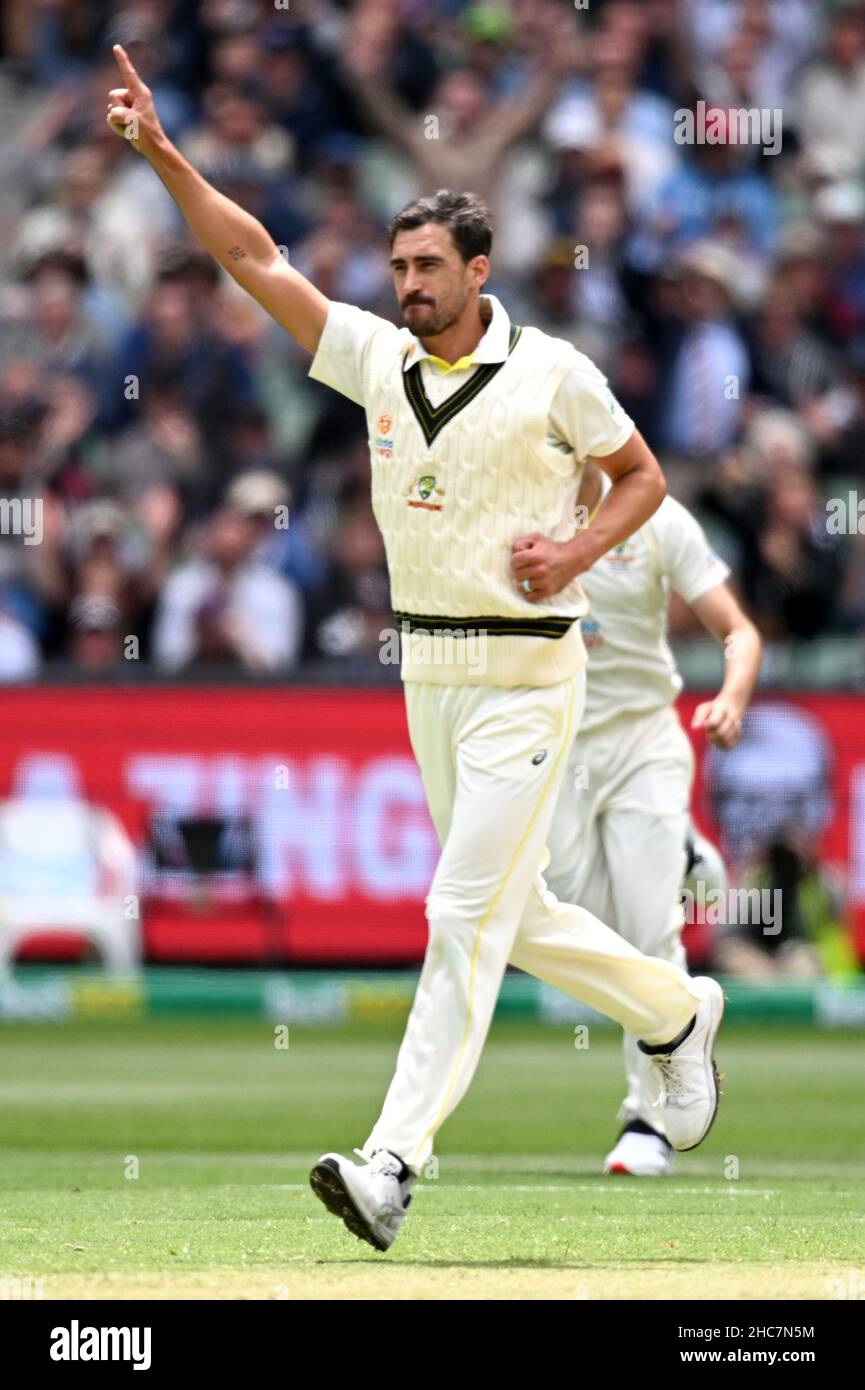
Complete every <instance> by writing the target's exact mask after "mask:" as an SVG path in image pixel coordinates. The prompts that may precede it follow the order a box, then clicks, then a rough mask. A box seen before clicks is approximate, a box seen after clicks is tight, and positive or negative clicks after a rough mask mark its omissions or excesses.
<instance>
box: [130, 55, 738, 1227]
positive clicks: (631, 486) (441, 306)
mask: <svg viewBox="0 0 865 1390" xmlns="http://www.w3.org/2000/svg"><path fill="white" fill-rule="evenodd" d="M115 54H116V57H117V61H118V65H119V67H120V70H121V73H122V76H123V79H124V82H125V85H124V86H123V87H120V88H115V89H114V90H113V91H112V92H111V93H110V94H109V97H108V113H107V119H108V122H109V124H110V125H111V127H112V128H113V129H114V130H115V131H116V132H117V133H118V134H119V135H123V136H125V137H126V138H128V139H129V140H130V143H131V144H132V145H133V146H134V148H136V149H137V150H138V151H139V152H140V153H141V154H143V155H144V156H145V157H146V158H147V159H148V160H149V161H150V163H151V165H152V166H153V168H154V169H155V171H156V172H157V173H158V175H159V177H160V178H161V179H162V181H163V183H164V184H165V186H166V187H167V188H168V190H169V192H170V193H171V194H172V196H173V197H174V199H175V201H176V202H177V204H178V206H179V208H180V210H181V212H182V213H183V215H184V217H185V218H186V220H187V222H188V224H189V226H190V228H191V229H192V231H193V232H194V233H195V235H196V236H197V237H198V238H199V240H200V241H201V242H202V244H203V245H204V246H205V247H206V248H207V250H208V251H209V252H210V253H211V254H212V255H213V256H214V258H215V259H216V260H217V261H218V262H219V264H220V265H222V266H223V267H224V269H226V270H227V271H228V272H229V273H230V274H231V275H232V276H233V278H234V279H235V280H236V281H237V282H238V283H239V284H240V285H242V286H243V287H244V288H245V289H246V290H248V292H249V293H250V294H252V295H253V296H254V298H255V299H257V300H258V302H259V303H260V304H262V305H263V307H264V308H265V309H266V310H267V311H268V312H269V313H270V314H272V316H273V317H274V318H275V319H276V321H277V322H278V323H280V324H281V325H282V326H283V327H284V328H285V329H286V330H287V331H288V332H289V333H291V334H292V336H293V337H294V338H295V339H296V340H297V341H298V342H299V343H300V344H301V345H302V346H304V347H306V348H308V350H309V351H310V352H312V353H314V361H313V366H312V374H313V375H314V376H316V377H317V378H318V379H319V380H322V381H326V382H329V383H330V384H331V385H333V386H334V387H335V388H336V389H337V390H340V391H343V392H344V393H345V394H346V395H348V396H350V397H351V398H352V399H354V400H356V401H358V402H359V403H361V404H362V405H363V406H364V409H365V411H366V416H367V422H368V426H369V443H370V453H371V459H372V475H373V506H374V509H375V513H376V517H377V520H378V523H379V525H380V527H381V530H382V534H383V536H384V541H385V546H386V550H387V559H388V567H389V570H390V580H391V589H392V600H393V606H394V610H395V612H397V613H398V615H399V617H400V621H401V623H402V624H403V628H404V631H405V632H406V640H405V643H404V653H403V677H404V679H405V682H406V705H407V711H408V722H409V732H410V736H411V740H412V745H413V748H414V751H415V754H416V757H417V759H418V763H419V766H420V770H421V775H422V777H423V781H424V786H425V789H426V793H427V797H428V800H429V806H430V811H431V814H432V818H433V821H434V823H435V826H436V830H437V832H438V835H439V838H440V840H441V843H442V855H441V859H440V861H439V864H438V868H437V869H436V873H435V876H434V879H433V883H432V886H431V888H430V892H429V896H428V899H427V918H428V922H429V945H428V949H427V954H426V958H425V961H424V966H423V971H422V973H421V977H420V981H419V984H418V989H417V995H416V998H415V1002H414V1006H413V1008H412V1012H411V1016H410V1018H409V1022H408V1026H407V1029H406V1034H405V1038H404V1040H403V1044H402V1047H401V1049H400V1052H399V1057H398V1061H397V1068H396V1075H395V1076H394V1079H393V1082H392V1084H391V1086H390V1089H389V1091H388V1093H387V1096H386V1099H385V1102H384V1107H383V1109H382V1112H381V1115H380V1116H379V1119H378V1120H377V1122H376V1124H375V1126H374V1128H373V1131H372V1133H371V1135H370V1136H369V1138H368V1139H367V1142H366V1144H365V1145H364V1147H363V1151H362V1157H363V1158H364V1160H365V1162H364V1163H363V1164H362V1165H357V1164H355V1163H353V1162H351V1161H350V1160H347V1159H345V1158H344V1157H343V1156H342V1155H340V1154H326V1155H324V1156H323V1158H322V1159H320V1160H319V1162H318V1163H317V1164H316V1165H315V1167H314V1168H313V1170H312V1174H311V1183H312V1186H313V1190H314V1191H315V1192H316V1195H317V1196H319V1197H320V1198H321V1200H322V1201H323V1202H324V1203H325V1205H326V1206H327V1207H328V1209H329V1210H330V1211H332V1212H334V1213H335V1214H336V1215H337V1216H339V1217H340V1218H341V1219H342V1220H343V1221H344V1222H345V1224H346V1226H347V1227H348V1228H349V1229H350V1230H351V1231H352V1232H353V1233H354V1234H356V1235H358V1236H359V1237H361V1238H362V1239H364V1240H366V1241H368V1242H369V1243H370V1244H372V1245H373V1246H375V1247H376V1248H377V1249H380V1250H384V1249H387V1248H388V1247H389V1245H390V1244H391V1243H392V1241H393V1239H394V1237H395V1235H396V1234H397V1231H398V1230H399V1228H400V1225H401V1224H402V1222H403V1220H404V1217H405V1211H406V1208H407V1206H408V1203H409V1201H410V1194H411V1189H412V1187H413V1185H414V1183H415V1181H416V1178H417V1174H418V1171H419V1169H420V1167H421V1165H422V1164H423V1163H424V1160H425V1159H426V1158H427V1156H428V1155H429V1153H430V1152H431V1148H432V1143H433V1139H434V1136H435V1134H436V1132H437V1131H438V1129H439V1128H440V1126H441V1125H442V1123H443V1122H444V1120H445V1119H446V1118H447V1116H448V1115H449V1114H450V1113H451V1111H452V1110H453V1108H454V1106H455V1105H457V1103H458V1102H459V1100H460V1098H461V1097H462V1095H463V1094H464V1093H465V1090H466V1088H467V1086H468V1085H469V1082H470V1081H471V1078H472V1075H473V1073H474V1070H475V1067H476V1065H477V1061H478V1058H479V1056H480V1053H481V1049H482V1047H483V1043H484V1040H485V1038H486V1034H487V1030H488V1027H489V1023H490V1020H491V1018H492V1014H493V1009H494V1007H495V1002H496V998H497V996H498V993H499V988H500V985H501V980H502V976H503V973H504V970H505V968H506V966H507V963H508V959H509V957H511V955H512V953H513V952H514V949H515V947H518V945H519V943H533V945H534V947H535V948H536V949H537V950H539V951H543V953H544V957H545V962H546V965H545V970H546V976H547V978H549V979H551V980H552V981H553V982H554V983H555V984H556V985H558V986H559V987H561V988H562V989H564V990H567V991H568V992H569V993H571V994H573V995H575V996H577V997H578V998H580V999H582V1000H585V1001H586V1002H587V1003H588V1004H590V1005H592V1006H593V1007H595V1008H597V1009H600V1010H602V1011H603V1012H605V1013H607V1014H609V1015H610V1017H611V1018H614V1019H615V1020H617V1021H618V1022H619V1023H620V1024H621V1025H622V1027H623V1028H625V1029H626V1031H627V1032H629V1033H632V1034H634V1035H635V1036H636V1037H638V1038H639V1039H640V1046H641V1047H643V1048H647V1049H649V1051H648V1052H647V1056H650V1057H651V1058H652V1062H651V1065H652V1066H653V1068H654V1074H655V1075H656V1076H657V1079H658V1085H659V1092H660V1095H661V1109H662V1112H663V1118H664V1124H665V1128H666V1133H667V1136H668V1138H669V1139H670V1142H671V1143H672V1144H674V1146H676V1147H678V1148H683V1149H687V1148H693V1147H694V1146H695V1145H697V1144H699V1143H700V1142H701V1140H702V1139H703V1138H704V1136H705V1134H706V1133H707V1132H708V1129H709V1126H710V1125H711V1123H712V1120H713V1119H714V1115H715V1111H716V1109H717V1103H718V1086H717V1076H716V1072H715V1068H714V1061H713V1049H714V1040H715V1036H716V1034H717V1031H718V1028H719V1026H720V1022H721V1016H722V1013H723V995H722V992H721V990H720V987H719V986H718V985H717V984H716V983H715V982H714V981H713V980H708V979H707V980H691V979H689V978H688V976H687V974H686V973H685V972H684V971H683V970H682V969H681V968H680V967H679V966H678V965H676V964H674V963H673V962H671V961H665V960H660V959H656V958H654V957H650V956H644V955H642V954H641V952H639V951H638V950H637V949H636V947H634V946H632V945H630V943H628V942H626V941H625V940H624V938H623V937H621V936H619V935H617V934H616V933H615V932H613V931H611V930H610V929H609V928H608V927H606V926H604V925H602V923H601V922H599V921H598V920H597V919H596V918H594V917H593V916H591V915H590V914H589V913H587V912H585V911H583V910H581V909H580V908H576V907H571V906H566V905H565V904H560V903H558V902H557V901H556V899H555V898H554V896H553V895H552V893H550V892H549V891H548V890H547V888H546V886H545V884H544V882H543V879H542V877H541V873H540V870H541V868H542V864H543V861H544V857H545V850H544V844H545V840H546V836H547V831H548V829H549V825H550V821H551V819H552V815H553V810H554V808H555V802H556V796H557V794H558V791H559V787H560V785H561V781H562V778H563V776H564V772H565V766H566V762H567V759H568V756H569V753H570V750H571V746H572V743H573V739H574V734H575V732H576V729H577V727H578V725H579V720H580V716H581V713H582V706H583V698H584V689H585V648H584V646H583V642H582V638H581V636H580V626H579V621H578V620H579V618H580V617H581V616H582V615H583V614H584V613H585V611H586V600H585V596H584V594H583V592H582V589H581V588H580V584H579V580H578V577H577V576H578V575H579V574H580V573H582V572H584V571H585V570H587V569H588V568H589V566H590V565H591V564H592V563H593V562H594V561H595V560H596V559H597V558H598V557H599V556H600V555H602V554H603V553H604V552H605V551H606V550H608V549H609V548H610V547H611V546H615V545H617V544H619V543H620V542H621V541H622V540H624V539H625V538H626V537H627V536H629V535H631V534H632V533H633V532H634V531H635V530H636V529H638V527H640V526H641V525H643V524H644V523H645V522H646V521H647V520H648V518H649V517H650V516H651V515H652V513H653V512H654V511H655V510H656V508H657V507H658V505H659V504H660V502H661V500H662V498H663V496H664V491H665V489H664V482H663V478H662V476H661V473H660V469H659V468H658V465H657V463H656V461H655V459H654V457H653V455H652V453H651V451H650V450H649V448H648V446H647V445H646V444H645V442H644V441H643V440H642V438H641V437H640V435H639V434H638V433H637V432H636V431H635V430H634V428H633V425H632V423H631V421H630V420H628V418H627V416H626V415H625V414H624V412H623V411H622V410H621V408H620V407H619V405H618V404H617V402H616V401H615V400H614V399H613V397H612V396H611V394H610V392H609V391H608V389H607V387H606V383H605V381H604V378H603V377H602V376H601V374H600V373H599V372H598V371H597V370H596V368H594V367H593V366H592V364H591V363H590V362H589V361H588V360H587V359H586V358H585V357H582V356H581V355H580V354H579V353H577V352H576V351H575V350H574V349H573V347H571V346H570V344H568V343H565V342H563V341H560V340H558V339H554V338H550V337H548V336H546V335H545V334H543V333H540V332H538V331H537V330H536V329H532V328H523V329H520V328H519V327H517V326H515V325H512V324H511V323H510V322H509V321H508V317H507V314H506V313H505V310H504V308H503V307H502V306H501V305H500V304H499V303H498V302H497V301H496V300H494V299H493V298H492V297H490V296H482V293H481V291H482V289H483V285H484V283H485V281H486V280H487V278H488V276H489V258H488V252H489V249H490V244H491V232H490V227H489V215H488V213H487V211H486V209H485V208H484V207H483V205H482V204H480V203H479V202H478V201H477V200H476V199H474V198H473V197H472V196H471V195H459V194H451V193H441V194H437V195H436V197H435V198H433V199H430V200H426V201H425V202H420V203H418V204H416V205H414V206H411V207H410V208H408V209H404V210H403V213H402V214H400V215H399V216H398V217H397V218H396V219H395V220H394V223H393V225H392V237H391V250H392V258H391V264H392V269H393V277H394V285H395V289H396V294H397V298H398V302H399V306H400V309H401V310H402V313H403V315H404V316H405V319H406V322H407V325H408V326H407V327H405V328H396V327H395V326H394V325H393V324H391V323H389V322H388V321H387V320H385V319H380V318H377V317H376V316H375V315H373V314H369V313H365V312H363V311H361V310H358V309H355V308H352V307H351V306H349V305H342V304H331V303H329V301H328V300H327V299H326V298H325V297H324V295H322V294H321V293H320V292H319V291H318V290H317V289H316V288H315V287H314V286H313V285H312V284H311V283H310V282H309V281H308V280H306V279H305V278H304V277H303V276H301V275H299V274H298V273H297V271H295V270H294V268H293V267H291V266H290V265H289V264H288V263H287V261H286V260H285V258H284V257H283V256H282V255H281V254H280V252H279V250H278V248H277V247H276V246H275V245H274V243H273V241H272V239H271V237H270V236H269V234H268V233H267V231H266V230H265V229H264V227H263V226H262V225H261V223H260V222H258V221H257V220H256V219H255V218H253V217H251V216H250V215H249V214H248V213H246V212H245V211H243V209H241V208H239V207H238V206H237V205H236V204H234V203H232V202H231V201H230V200H229V199H227V198H225V197H224V196H223V195H222V194H220V193H218V192H217V190H215V189H214V188H212V187H211V186H210V185H209V184H208V183H207V182H206V180H205V179H203V178H202V177H201V176H200V175H199V174H198V173H197V172H196V171H195V170H194V169H193V168H192V167H191V166H190V165H189V163H188V162H187V161H186V160H185V159H184V158H183V156H182V155H181V154H180V153H179V152H178V151H177V150H176V149H175V147H174V146H173V145H172V144H171V142H170V141H169V140H168V138H167V137H166V136H165V134H164V132H163V131H162V128H161V126H160V125H159V121H158V118H157V116H156V113H155V111H154V109H153V102H152V97H151V94H150V92H149V90H148V89H147V88H146V87H145V86H144V84H143V83H142V81H141V78H140V77H139V76H138V74H137V72H136V71H135V69H134V68H133V66H132V64H131V63H130V61H129V59H128V57H127V56H126V54H125V53H124V52H123V50H122V49H121V48H120V47H119V46H118V47H116V48H115ZM589 455H595V456H598V457H601V458H602V462H603V466H604V468H605V470H606V471H607V472H608V474H609V476H610V478H611V487H610V491H609V495H608V497H607V498H606V500H605V502H604V504H603V506H602V507H601V509H600V511H599V513H598V515H597V517H596V519H595V522H594V523H593V526H592V527H591V528H589V529H588V530H586V531H584V532H581V533H579V534H578V533H577V532H576V521H575V504H576V499H577V492H578V488H579V484H580V471H581V465H582V461H583V459H585V458H586V457H588V456H589ZM468 634H475V636H474V637H473V639H472V640H473V641H475V642H477V641H480V642H481V643H482V647H481V649H480V650H481V653H482V656H483V659H482V660H481V661H477V660H475V661H473V662H472V663H471V667H470V666H469V665H468V664H467V662H466V661H465V647H464V643H465V642H466V639H467V635H468Z"/></svg>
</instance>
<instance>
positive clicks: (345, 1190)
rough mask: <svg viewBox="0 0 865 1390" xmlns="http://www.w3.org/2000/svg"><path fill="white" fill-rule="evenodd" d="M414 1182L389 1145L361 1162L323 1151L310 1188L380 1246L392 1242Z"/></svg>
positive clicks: (354, 1230) (360, 1235)
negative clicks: (389, 1148) (390, 1151)
mask: <svg viewBox="0 0 865 1390" xmlns="http://www.w3.org/2000/svg"><path fill="white" fill-rule="evenodd" d="M361 1157H363V1155H361ZM416 1182H417V1178H416V1176H415V1174H414V1173H412V1172H411V1170H410V1169H409V1168H407V1167H406V1165H405V1164H404V1163H403V1161H402V1159H400V1158H397V1157H396V1155H395V1154H392V1153H389V1152H388V1150H387V1149H379V1150H378V1152H377V1153H375V1154H373V1156H372V1158H371V1159H368V1160H365V1161H364V1163H363V1164H362V1165H361V1164H359V1163H352V1161H351V1159H348V1158H343V1157H342V1155H341V1154H323V1155H322V1157H321V1158H320V1159H319V1160H318V1163H316V1165H315V1167H314V1168H313V1170H312V1172H311V1173H310V1175H309V1185H310V1187H311V1188H312V1190H313V1192H314V1193H315V1195H316V1197H318V1198H319V1200H320V1201H322V1202H324V1205H325V1206H326V1207H327V1209H328V1211H330V1212H333V1214H334V1216H338V1217H340V1218H341V1220H342V1221H344V1222H345V1225H346V1226H347V1227H348V1229H349V1230H350V1231H351V1233H352V1235H353V1236H357V1237H358V1239H359V1240H365V1241H368V1243H369V1244H370V1245H373V1246H375V1248H376V1250H389V1249H390V1247H391V1245H393V1242H394V1240H395V1239H396V1235H397V1232H398V1231H399V1228H400V1226H401V1225H402V1223H403V1222H404V1221H405V1213H406V1208H407V1207H408V1204H409V1202H410V1201H411V1189H412V1188H413V1187H414V1185H415V1183H416Z"/></svg>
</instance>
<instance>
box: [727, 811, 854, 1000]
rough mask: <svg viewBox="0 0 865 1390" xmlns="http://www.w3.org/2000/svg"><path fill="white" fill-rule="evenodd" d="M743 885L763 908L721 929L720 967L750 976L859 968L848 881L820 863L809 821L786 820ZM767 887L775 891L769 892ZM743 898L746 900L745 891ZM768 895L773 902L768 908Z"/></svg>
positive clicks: (809, 974) (814, 975)
mask: <svg viewBox="0 0 865 1390" xmlns="http://www.w3.org/2000/svg"><path fill="white" fill-rule="evenodd" d="M742 887H743V890H745V892H748V891H749V890H750V895H751V897H750V901H752V902H753V903H754V905H755V907H756V904H757V903H758V902H759V903H760V908H759V909H757V910H756V911H754V912H750V913H743V914H740V915H741V916H744V917H745V918H746V920H744V921H739V922H737V923H735V924H730V925H727V926H726V927H721V928H719V929H718V934H717V936H716V939H715V946H714V960H715V966H716V968H717V969H719V970H721V971H723V973H724V974H728V975H737V976H739V977H740V978H742V979H747V980H768V979H773V978H785V977H786V978H791V977H792V978H799V979H803V978H804V979H817V978H819V977H820V976H823V975H832V976H836V977H837V976H843V975H858V974H859V965H858V961H857V959H856V953H855V951H854V949H853V945H852V942H851V939H850V934H849V931H848V929H847V924H846V922H845V920H844V919H845V911H844V885H843V883H842V882H841V880H840V878H839V877H838V875H836V874H834V873H833V872H832V871H831V870H830V869H829V868H828V867H825V866H821V865H820V863H819V861H818V859H817V856H816V854H815V852H814V841H813V838H812V836H811V835H810V833H809V831H808V830H807V829H806V828H805V826H803V825H802V824H800V823H797V822H795V821H794V822H790V823H788V824H786V825H784V826H782V827H781V828H780V830H779V831H778V833H777V835H776V836H775V837H774V838H773V839H772V840H771V841H770V842H769V844H768V845H767V846H766V848H765V850H764V852H763V853H762V854H761V855H760V857H759V858H758V860H757V861H756V862H755V863H754V864H753V865H752V866H751V867H750V868H749V870H748V871H747V872H746V874H745V875H744V878H743V881H742ZM755 890H756V892H757V893H759V894H760V898H759V899H758V898H756V897H755V896H754V891H755ZM766 893H769V894H771V895H772V897H771V898H769V899H764V896H763V895H764V894H766ZM742 901H743V902H745V901H747V899H746V898H745V893H744V892H743V894H742ZM764 901H766V902H768V903H769V904H771V911H770V913H767V914H765V915H764V914H763V912H762V910H761V909H762V904H763V902H764ZM770 915H771V919H772V920H771V921H768V920H767V919H768V917H769V916H770ZM767 927H768V930H767Z"/></svg>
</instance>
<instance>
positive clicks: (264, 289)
mask: <svg viewBox="0 0 865 1390" xmlns="http://www.w3.org/2000/svg"><path fill="white" fill-rule="evenodd" d="M114 56H115V58H116V60H117V65H118V67H119V68H120V72H121V75H122V78H123V81H124V83H125V86H123V87H115V88H114V89H113V90H112V91H111V92H109V94H108V124H109V125H110V126H111V129H112V130H113V131H115V132H116V134H117V135H120V136H122V137H123V138H124V139H127V140H128V141H129V143H130V144H131V145H132V147H133V149H135V150H137V151H138V153H139V154H141V155H143V156H144V158H145V159H146V160H147V161H148V163H149V164H150V165H151V166H152V168H153V169H154V171H155V172H156V173H157V174H158V175H159V177H160V179H161V180H162V182H163V183H164V184H165V187H166V188H167V189H168V192H169V193H170V194H171V196H172V198H173V199H174V201H175V202H176V204H177V206H178V207H179V208H180V211H181V212H182V214H183V216H184V218H185V219H186V222H187V224H188V226H189V228H190V231H191V232H192V233H193V235H194V236H196V237H197V238H198V240H199V241H200V242H201V244H202V246H203V247H204V248H205V250H207V251H209V252H210V254H211V256H213V258H214V260H215V261H218V262H219V264H220V265H221V266H222V267H223V269H225V270H227V271H228V273H229V275H230V276H231V277H232V279H234V280H236V281H237V283H238V284H239V285H241V286H242V287H243V289H245V290H246V291H247V292H248V293H249V294H251V295H252V297H253V299H255V300H257V301H258V303H259V304H260V305H261V307H262V308H263V309H266V310H267V312H268V313H269V314H270V315H271V316H272V317H273V318H274V319H276V322H277V323H278V324H280V326H281V327H282V328H284V329H285V330H286V332H287V333H290V334H291V336H292V337H293V338H294V339H296V341H297V342H298V343H300V345H301V347H304V348H306V349H307V350H308V351H309V352H313V353H314V352H315V350H316V348H317V347H318V340H319V338H320V337H321V332H322V329H323V328H324V324H325V320H326V318H327V311H328V300H327V299H326V298H325V296H324V295H323V294H321V292H320V291H319V290H317V289H316V288H315V286H314V285H313V284H311V283H310V281H309V280H307V279H306V278H305V277H304V276H303V275H300V274H299V273H298V272H297V271H296V270H294V269H293V268H292V267H291V266H290V265H289V264H288V262H287V261H286V259H285V257H284V256H283V255H282V253H281V252H280V251H279V249H278V248H277V246H276V244H275V242H274V241H273V238H272V237H271V236H270V234H269V233H268V232H267V231H266V230H265V228H264V227H263V226H262V225H261V223H260V222H259V221H258V220H257V219H256V218H255V217H251V216H250V214H249V213H248V212H244V210H243V208H241V207H238V205H237V203H233V202H232V201H231V199H230V198H226V197H225V196H224V195H223V194H222V193H220V192H219V191H218V190H217V189H215V188H214V187H213V186H212V185H211V184H209V183H208V182H207V180H206V179H204V178H202V176H201V174H199V173H198V172H197V171H196V170H195V169H193V167H192V165H191V164H190V163H189V161H188V160H186V159H184V157H183V155H182V154H181V153H180V151H179V150H178V149H177V148H176V147H175V146H174V145H173V144H172V143H171V141H170V140H169V139H168V136H167V135H166V134H165V131H164V130H163V129H162V126H161V125H160V123H159V118H158V116H157V115H156V111H155V109H154V105H153V98H152V96H151V93H150V89H149V88H148V87H146V86H145V85H144V83H143V82H142V80H141V78H140V77H139V75H138V73H137V72H136V70H135V68H134V67H133V65H132V63H131V61H130V60H129V58H128V56H127V54H126V52H125V51H124V49H122V48H121V47H120V45H119V44H115V46H114Z"/></svg>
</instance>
